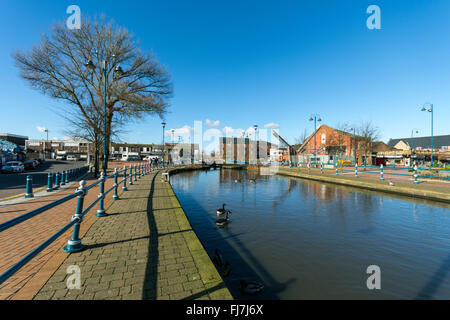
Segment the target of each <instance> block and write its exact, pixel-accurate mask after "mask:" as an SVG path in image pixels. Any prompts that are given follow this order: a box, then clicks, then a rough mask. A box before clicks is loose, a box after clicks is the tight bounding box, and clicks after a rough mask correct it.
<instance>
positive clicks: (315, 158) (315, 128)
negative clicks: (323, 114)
mask: <svg viewBox="0 0 450 320" xmlns="http://www.w3.org/2000/svg"><path fill="white" fill-rule="evenodd" d="M313 117H314V118H313ZM309 121H314V163H315V162H316V160H317V143H316V136H317V133H316V131H317V122H321V121H322V119H321V118H320V116H319V115H318V114H313V115H311V118H309Z"/></svg>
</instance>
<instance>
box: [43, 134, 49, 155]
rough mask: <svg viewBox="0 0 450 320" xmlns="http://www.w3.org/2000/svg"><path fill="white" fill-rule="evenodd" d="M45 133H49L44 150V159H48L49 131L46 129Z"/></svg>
mask: <svg viewBox="0 0 450 320" xmlns="http://www.w3.org/2000/svg"><path fill="white" fill-rule="evenodd" d="M44 132H46V133H47V142H46V143H45V148H44V159H47V152H48V129H47V128H45V130H44Z"/></svg>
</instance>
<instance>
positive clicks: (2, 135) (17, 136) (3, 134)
mask: <svg viewBox="0 0 450 320" xmlns="http://www.w3.org/2000/svg"><path fill="white" fill-rule="evenodd" d="M0 137H11V138H19V139H25V140H27V139H28V137H27V136H20V135H18V134H12V133H0Z"/></svg>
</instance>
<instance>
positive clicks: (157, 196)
mask: <svg viewBox="0 0 450 320" xmlns="http://www.w3.org/2000/svg"><path fill="white" fill-rule="evenodd" d="M190 169H195V168H190ZM178 170H180V169H178ZM178 170H177V171H178ZM107 213H108V216H106V217H102V218H99V219H98V220H96V221H95V222H94V223H93V224H92V225H91V227H90V228H89V229H88V230H87V232H86V234H85V235H84V237H83V238H82V242H83V245H85V246H86V249H85V250H84V251H81V252H77V253H71V254H66V253H63V252H62V249H61V253H60V254H56V255H55V257H53V258H52V260H53V261H49V265H50V266H52V267H53V270H54V272H52V273H50V272H48V271H47V273H46V274H47V276H46V277H47V279H48V280H47V279H45V280H44V281H42V279H41V281H40V282H41V283H44V282H45V284H43V286H41V287H40V289H39V290H38V291H37V293H34V294H33V295H32V296H27V295H26V294H20V291H19V293H18V294H17V295H16V296H15V297H14V299H35V300H56V299H58V300H59V299H63V300H74V299H76V300H98V299H107V300H119V299H123V300H143V299H148V300H182V299H186V300H191V299H208V300H231V299H233V296H232V295H231V293H230V291H229V290H228V288H227V287H226V285H225V283H224V281H223V280H222V278H221V277H220V275H219V273H218V272H217V270H216V268H215V266H214V264H213V263H212V261H211V259H210V257H209V256H208V254H207V253H206V250H205V249H204V247H203V245H202V244H201V242H200V240H199V239H198V237H197V235H196V234H195V232H194V230H193V229H192V226H191V225H190V223H189V221H188V219H187V217H186V214H185V212H184V210H183V208H182V207H181V205H180V203H179V201H178V199H177V197H176V196H175V193H174V192H173V189H172V187H171V186H170V184H169V183H167V182H164V181H163V180H162V179H161V172H151V173H150V174H149V175H146V176H144V177H142V178H141V179H140V180H138V181H136V182H134V184H133V185H130V186H128V191H126V192H123V193H122V194H121V195H120V199H119V200H116V201H114V202H113V203H112V204H111V206H110V207H109V208H108V210H107ZM93 214H94V213H93V212H92V211H91V212H90V213H88V215H93ZM74 270H75V271H74ZM77 270H79V271H78V274H79V280H80V281H79V289H77V288H72V289H68V283H69V284H70V285H69V286H70V287H76V283H77V282H76V279H75V278H74V277H76V276H77ZM68 271H69V272H68ZM24 292H25V291H24Z"/></svg>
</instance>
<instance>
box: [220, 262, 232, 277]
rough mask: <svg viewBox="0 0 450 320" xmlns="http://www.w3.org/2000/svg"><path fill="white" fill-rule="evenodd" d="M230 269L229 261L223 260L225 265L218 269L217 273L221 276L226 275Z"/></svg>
mask: <svg viewBox="0 0 450 320" xmlns="http://www.w3.org/2000/svg"><path fill="white" fill-rule="evenodd" d="M230 271H231V267H230V263H229V262H228V261H227V262H225V265H224V266H223V268H222V269H221V270H220V271H219V273H220V275H221V276H222V277H227V276H228V275H229V274H230Z"/></svg>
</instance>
